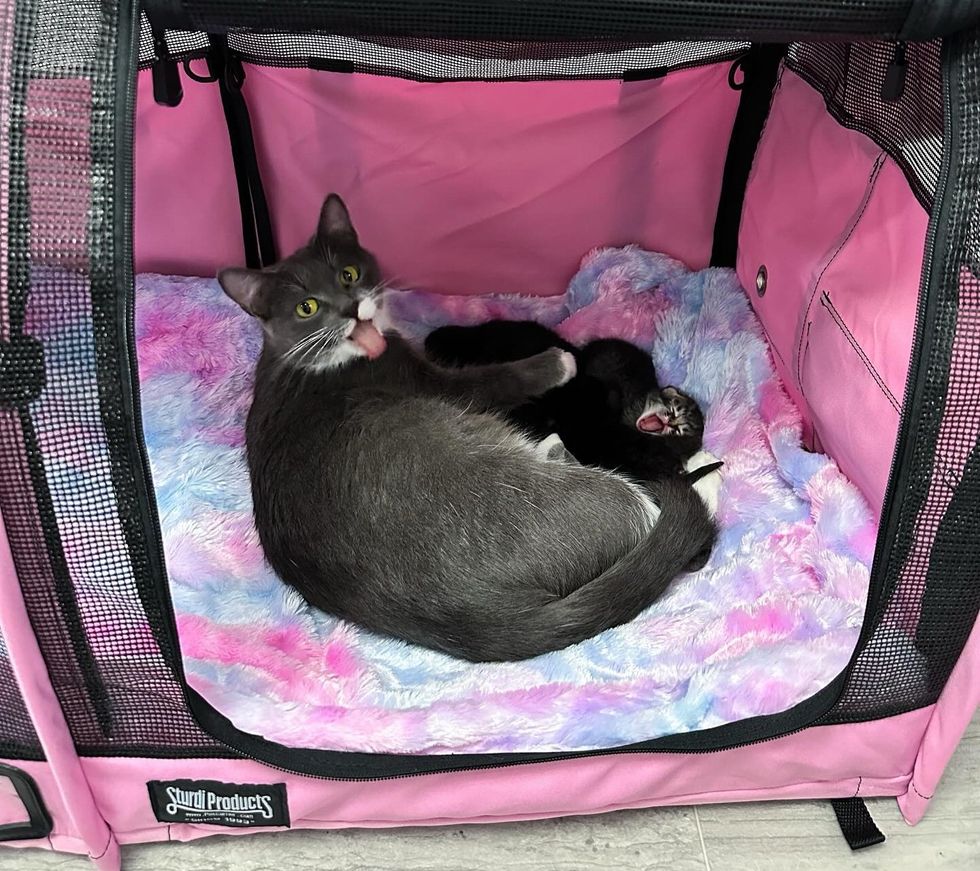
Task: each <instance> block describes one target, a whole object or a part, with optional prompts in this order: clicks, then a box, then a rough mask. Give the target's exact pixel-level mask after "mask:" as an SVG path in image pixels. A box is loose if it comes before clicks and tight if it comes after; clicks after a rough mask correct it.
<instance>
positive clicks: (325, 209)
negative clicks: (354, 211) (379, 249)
mask: <svg viewBox="0 0 980 871" xmlns="http://www.w3.org/2000/svg"><path fill="white" fill-rule="evenodd" d="M316 232H317V235H318V236H320V237H321V238H324V239H330V238H341V237H342V238H344V239H348V240H353V241H355V242H356V241H357V232H356V231H355V230H354V225H353V224H352V223H351V221H350V212H348V211H347V206H345V205H344V201H343V200H342V199H341V198H340V197H338V196H337V195H336V194H330V196H328V197H327V198H326V199H325V200H324V201H323V206H322V207H321V208H320V222H319V223H318V224H317V228H316Z"/></svg>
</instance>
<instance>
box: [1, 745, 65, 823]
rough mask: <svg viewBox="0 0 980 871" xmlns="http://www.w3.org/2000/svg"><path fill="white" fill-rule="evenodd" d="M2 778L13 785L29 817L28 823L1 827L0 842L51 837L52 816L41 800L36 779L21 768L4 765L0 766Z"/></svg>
mask: <svg viewBox="0 0 980 871" xmlns="http://www.w3.org/2000/svg"><path fill="white" fill-rule="evenodd" d="M0 777H6V778H7V779H8V780H9V781H10V783H11V784H12V785H13V787H14V791H15V792H16V793H17V797H18V798H19V799H20V801H21V804H23V805H24V810H26V811H27V816H28V821H27V822H26V823H8V824H6V825H0V841H26V840H33V839H34V838H46V837H47V836H48V835H50V834H51V829H52V825H51V814H49V813H48V809H47V808H46V807H45V806H44V802H43V801H42V800H41V791H40V790H39V789H38V788H37V784H36V783H35V782H34V779H33V778H32V777H31V776H30V775H29V774H27V773H26V772H24V771H21V770H20V769H19V768H14V767H13V766H10V765H2V764H0Z"/></svg>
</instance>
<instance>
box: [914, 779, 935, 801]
mask: <svg viewBox="0 0 980 871" xmlns="http://www.w3.org/2000/svg"><path fill="white" fill-rule="evenodd" d="M909 787H911V789H912V792H914V793H915V794H916V795H917V796H918V797H919V798H921V799H923V800H925V801H931V800H932V796H931V795H923V794H922V793H921V792H919V790H917V789H916V788H915V784H914V783H913V782H912V781H911V780H910V781H909Z"/></svg>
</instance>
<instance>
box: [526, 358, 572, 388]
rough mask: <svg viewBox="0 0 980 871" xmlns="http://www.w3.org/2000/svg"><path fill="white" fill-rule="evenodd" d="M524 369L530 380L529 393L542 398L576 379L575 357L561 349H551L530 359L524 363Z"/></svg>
mask: <svg viewBox="0 0 980 871" xmlns="http://www.w3.org/2000/svg"><path fill="white" fill-rule="evenodd" d="M522 368H523V370H524V374H525V376H526V377H527V379H528V387H529V390H528V392H529V393H530V394H531V395H532V396H540V395H541V394H542V393H547V392H548V391H549V390H553V389H554V388H555V387H561V386H562V384H567V383H568V382H569V381H571V380H572V379H573V378H574V377H575V372H576V365H575V355H574V354H571V353H570V352H568V351H562V350H561V349H560V348H549V349H548V350H547V351H542V352H541V353H540V354H535V355H534V356H533V357H528V358H527V359H526V360H524V361H523V366H522Z"/></svg>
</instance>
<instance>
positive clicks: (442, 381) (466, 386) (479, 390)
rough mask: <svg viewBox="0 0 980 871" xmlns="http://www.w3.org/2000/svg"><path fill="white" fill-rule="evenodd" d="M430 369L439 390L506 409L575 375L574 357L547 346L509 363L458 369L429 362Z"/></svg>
mask: <svg viewBox="0 0 980 871" xmlns="http://www.w3.org/2000/svg"><path fill="white" fill-rule="evenodd" d="M432 370H433V372H432V381H433V383H434V386H436V387H437V389H438V390H439V391H440V392H442V393H445V394H447V395H450V396H453V397H454V398H461V399H465V400H467V401H470V402H474V403H476V404H477V405H478V406H479V407H481V408H485V409H500V410H505V411H506V410H509V409H512V408H517V407H518V406H520V405H523V404H524V403H525V402H527V401H528V400H529V399H533V398H534V397H536V396H541V395H542V394H544V393H547V392H548V391H549V390H553V389H554V388H555V387H561V385H562V384H567V383H568V382H569V381H570V380H571V379H572V378H574V377H575V357H574V355H572V354H571V353H569V352H568V351H562V350H561V349H559V348H549V349H548V350H547V351H542V352H541V353H540V354H535V355H534V356H533V357H527V358H525V359H523V360H514V361H513V362H510V363H490V364H487V365H484V366H464V367H463V368H461V369H444V368H442V367H441V366H439V367H437V366H433V367H432Z"/></svg>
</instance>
